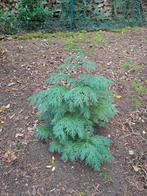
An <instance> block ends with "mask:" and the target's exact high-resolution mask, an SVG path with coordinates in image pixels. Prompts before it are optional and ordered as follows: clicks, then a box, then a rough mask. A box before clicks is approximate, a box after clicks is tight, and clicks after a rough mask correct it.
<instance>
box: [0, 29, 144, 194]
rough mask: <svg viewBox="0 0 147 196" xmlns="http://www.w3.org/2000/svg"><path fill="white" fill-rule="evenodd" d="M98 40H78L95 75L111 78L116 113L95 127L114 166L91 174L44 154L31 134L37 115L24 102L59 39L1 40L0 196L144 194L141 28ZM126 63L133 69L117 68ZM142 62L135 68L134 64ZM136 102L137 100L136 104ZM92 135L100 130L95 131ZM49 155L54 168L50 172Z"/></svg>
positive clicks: (62, 47)
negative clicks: (105, 141) (108, 140)
mask: <svg viewBox="0 0 147 196" xmlns="http://www.w3.org/2000/svg"><path fill="white" fill-rule="evenodd" d="M102 34H103V37H104V42H103V43H99V44H98V43H96V42H94V41H92V42H91V41H89V40H91V38H90V37H89V38H88V37H87V36H88V35H89V36H94V35H95V34H87V35H86V33H85V36H86V38H85V39H83V41H81V43H78V47H80V48H81V49H82V50H83V51H84V52H85V54H86V55H87V57H88V58H89V59H91V60H93V61H95V62H96V63H97V74H101V75H104V76H107V77H109V78H111V79H113V80H114V81H115V84H114V86H113V88H112V90H113V91H114V93H115V95H116V96H115V97H116V98H115V102H116V105H117V108H118V111H119V112H118V114H117V116H115V118H114V119H113V120H112V121H111V122H110V123H109V125H108V126H107V127H106V128H105V129H103V130H101V131H103V132H104V134H106V135H108V136H109V137H111V138H112V140H113V145H112V148H111V149H112V154H113V156H114V161H113V162H112V163H111V164H109V165H103V166H102V168H101V172H95V171H93V170H92V169H91V168H90V167H88V166H86V165H85V164H84V163H83V162H80V161H77V162H70V161H68V162H63V161H62V160H61V158H60V155H58V154H51V153H50V152H49V151H48V142H49V141H48V142H41V141H39V140H38V139H37V138H36V136H35V135H34V132H33V129H34V127H35V126H36V124H38V120H37V117H36V111H35V109H34V108H33V107H31V106H30V105H29V102H28V100H27V99H28V97H29V96H31V95H32V94H33V93H34V92H38V91H40V90H42V89H44V88H46V85H45V84H44V83H43V81H44V80H45V79H47V78H48V77H49V76H50V75H51V74H52V73H53V72H55V71H56V69H57V67H58V65H59V64H60V63H62V62H63V58H64V57H65V56H66V55H67V54H70V53H72V52H74V50H69V49H68V50H67V49H66V43H65V42H64V40H61V38H59V37H58V38H56V37H54V38H53V39H52V40H48V39H47V38H46V39H32V40H15V39H12V38H11V39H10V38H9V39H6V40H1V41H0V74H1V77H0V80H1V90H0V94H1V96H0V101H1V106H0V113H1V119H0V123H1V129H0V192H1V193H0V195H1V196H5V195H8V196H39V195H40V196H98V195H100V196H145V195H147V140H146V139H147V130H146V125H147V121H146V120H147V108H146V101H147V94H146V90H136V88H135V87H134V85H133V84H134V83H133V82H134V81H136V82H138V83H140V84H141V85H142V86H144V89H145V87H147V28H141V29H139V30H132V31H128V32H124V33H114V32H102ZM126 59H129V60H130V61H131V62H133V63H134V64H133V65H132V66H131V68H130V67H129V68H128V69H127V68H124V66H123V62H124V61H125V60H126ZM140 65H141V66H140ZM135 100H139V102H138V101H135ZM98 131H99V130H98ZM53 156H54V158H55V170H54V171H53V169H52V168H50V165H51V162H52V159H53Z"/></svg>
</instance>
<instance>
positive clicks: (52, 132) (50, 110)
mask: <svg viewBox="0 0 147 196" xmlns="http://www.w3.org/2000/svg"><path fill="white" fill-rule="evenodd" d="M94 69H96V65H95V63H93V62H91V61H89V60H86V59H85V57H84V55H83V54H82V53H81V52H79V53H78V54H76V55H73V56H69V57H67V58H66V59H65V64H62V65H60V66H59V72H58V73H56V74H54V75H53V76H51V77H50V78H49V79H47V80H46V81H45V82H47V83H49V84H50V85H51V86H50V87H49V88H47V89H46V90H44V91H42V92H39V93H37V94H35V95H33V96H32V97H31V98H30V100H31V103H32V104H34V105H36V107H37V109H38V114H39V116H40V118H41V119H42V120H45V121H47V125H43V126H39V127H38V128H37V129H36V133H37V136H38V137H39V138H40V139H47V138H51V140H52V141H51V143H50V148H49V149H50V151H51V152H58V153H61V154H62V159H63V160H67V159H70V160H72V161H74V160H77V159H81V160H83V161H85V162H86V164H88V165H90V166H91V167H93V168H94V169H95V170H99V169H100V166H101V164H102V163H104V162H110V161H111V160H112V156H111V153H110V151H109V146H110V144H111V140H110V139H109V138H107V137H103V136H99V135H95V133H94V125H99V126H105V125H106V124H107V123H108V122H109V120H110V119H111V118H112V117H113V116H114V114H115V113H116V109H115V106H114V104H113V94H112V93H111V91H110V90H109V89H110V86H111V84H112V81H111V80H109V79H107V78H105V77H104V76H96V75H92V74H91V75H90V70H91V71H93V70H94Z"/></svg>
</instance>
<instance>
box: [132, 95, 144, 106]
mask: <svg viewBox="0 0 147 196" xmlns="http://www.w3.org/2000/svg"><path fill="white" fill-rule="evenodd" d="M132 104H133V105H134V106H135V107H140V106H141V105H142V101H141V100H140V99H139V98H138V97H132Z"/></svg>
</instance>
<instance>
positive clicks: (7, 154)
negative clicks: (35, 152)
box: [4, 149, 17, 163]
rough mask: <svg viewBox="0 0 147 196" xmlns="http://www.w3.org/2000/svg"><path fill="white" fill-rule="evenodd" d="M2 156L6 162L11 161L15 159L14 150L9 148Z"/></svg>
mask: <svg viewBox="0 0 147 196" xmlns="http://www.w3.org/2000/svg"><path fill="white" fill-rule="evenodd" d="M4 157H5V158H6V159H7V162H8V163H10V162H13V161H15V160H16V159H17V156H16V155H15V152H13V151H12V150H9V149H8V150H7V151H6V152H5V154H4Z"/></svg>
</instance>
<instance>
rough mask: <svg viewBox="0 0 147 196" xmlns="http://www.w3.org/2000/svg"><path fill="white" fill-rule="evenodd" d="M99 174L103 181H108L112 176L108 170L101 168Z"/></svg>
mask: <svg viewBox="0 0 147 196" xmlns="http://www.w3.org/2000/svg"><path fill="white" fill-rule="evenodd" d="M101 174H102V177H103V179H104V180H105V181H107V182H108V181H112V176H111V174H110V171H109V170H107V169H103V170H102V173H101Z"/></svg>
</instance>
